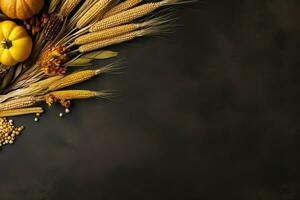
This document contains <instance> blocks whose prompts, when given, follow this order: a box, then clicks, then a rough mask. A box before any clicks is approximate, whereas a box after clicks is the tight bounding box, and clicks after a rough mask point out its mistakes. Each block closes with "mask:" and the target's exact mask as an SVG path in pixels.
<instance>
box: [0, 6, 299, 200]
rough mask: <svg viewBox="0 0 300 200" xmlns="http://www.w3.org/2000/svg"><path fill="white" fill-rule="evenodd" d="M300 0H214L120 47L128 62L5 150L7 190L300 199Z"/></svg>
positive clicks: (3, 184) (8, 198) (33, 194)
mask: <svg viewBox="0 0 300 200" xmlns="http://www.w3.org/2000/svg"><path fill="white" fill-rule="evenodd" d="M299 9H300V2H299V1H296V0H287V1H282V0H274V1H267V0H242V1H241V0H239V1H238V0H229V1H221V0H211V1H205V2H204V3H203V4H196V5H193V6H186V7H182V8H181V9H179V10H178V11H177V15H178V16H179V17H180V20H179V24H182V25H183V27H182V28H181V29H179V30H178V31H177V32H176V33H174V34H172V35H170V36H168V37H167V38H166V39H164V40H160V39H156V38H148V39H142V40H136V41H134V42H129V43H126V44H123V45H119V46H116V47H113V49H116V50H118V51H120V52H121V57H123V58H124V59H125V60H126V62H127V66H129V68H128V69H127V71H126V73H124V74H122V75H118V76H107V77H102V78H101V79H93V80H91V81H90V82H87V83H84V84H83V85H82V87H81V88H93V89H117V90H120V91H121V92H122V96H121V97H120V98H118V99H116V100H114V101H113V102H97V101H95V100H88V101H80V102H76V109H74V110H73V112H72V114H71V115H69V116H67V117H65V118H64V119H63V120H61V119H59V118H58V116H57V115H58V113H59V112H60V111H61V109H60V108H59V107H56V108H54V109H53V110H52V112H51V113H50V112H48V113H47V116H43V117H42V121H41V122H40V123H39V124H35V123H33V122H32V118H30V117H29V118H28V117H24V118H20V120H18V123H21V124H28V126H27V130H26V132H25V133H24V135H23V136H22V137H20V139H19V140H18V141H17V143H16V145H14V146H13V147H9V148H6V149H4V150H3V151H2V152H1V155H0V171H1V181H0V192H1V200H2V199H3V200H15V199H23V200H27V199H28V200H35V199H47V200H48V199H49V200H50V199H51V200H52V199H73V200H76V199H109V200H110V199H111V200H113V199H131V200H132V199H142V200H147V199H149V200H150V199H151V200H153V199H186V200H189V199H191V200H192V199H205V200H209V199H239V200H243V199H245V200H260V199H261V200H277V199H278V200H294V199H300V197H299V196H300V195H299V191H300V184H299V175H300V173H299V164H300V162H299V155H298V152H299V150H300V148H299V125H298V124H299V117H298V114H299V105H298V104H299V103H298V102H299V94H298V91H299V89H298V86H299V78H298V75H299V71H300V68H299V64H300V57H299V47H300V39H298V38H299V35H300V34H299V33H300V30H299V20H298V19H299V17H300V14H299V13H300V12H299V11H300V10H299Z"/></svg>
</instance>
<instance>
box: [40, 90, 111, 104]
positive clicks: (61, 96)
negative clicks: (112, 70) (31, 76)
mask: <svg viewBox="0 0 300 200" xmlns="http://www.w3.org/2000/svg"><path fill="white" fill-rule="evenodd" d="M109 95H110V93H108V92H96V91H91V90H62V91H55V92H50V93H48V94H47V95H45V101H46V103H47V104H48V105H49V106H51V105H52V104H53V103H55V102H58V101H59V102H60V103H61V104H62V105H63V106H64V107H69V106H70V101H69V100H72V99H89V98H94V97H101V98H106V97H108V96H109Z"/></svg>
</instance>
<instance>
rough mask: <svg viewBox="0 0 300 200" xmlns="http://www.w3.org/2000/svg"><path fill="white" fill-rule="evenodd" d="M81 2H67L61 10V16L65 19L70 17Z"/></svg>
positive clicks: (68, 0) (69, 0) (72, 0)
mask: <svg viewBox="0 0 300 200" xmlns="http://www.w3.org/2000/svg"><path fill="white" fill-rule="evenodd" d="M80 1H81V0H67V1H65V2H64V4H63V5H62V7H61V8H60V11H59V14H60V15H61V16H63V17H66V16H68V15H69V14H70V13H71V12H72V11H73V10H74V8H75V7H76V6H77V5H78V4H79V3H80Z"/></svg>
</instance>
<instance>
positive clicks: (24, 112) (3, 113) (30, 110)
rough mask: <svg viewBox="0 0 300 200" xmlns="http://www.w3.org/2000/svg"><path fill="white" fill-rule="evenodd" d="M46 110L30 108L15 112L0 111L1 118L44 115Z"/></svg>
mask: <svg viewBox="0 0 300 200" xmlns="http://www.w3.org/2000/svg"><path fill="white" fill-rule="evenodd" d="M43 112H44V110H43V108H41V107H30V108H21V109H15V110H5V111H0V117H13V116H20V115H29V114H37V113H39V114H40V113H43Z"/></svg>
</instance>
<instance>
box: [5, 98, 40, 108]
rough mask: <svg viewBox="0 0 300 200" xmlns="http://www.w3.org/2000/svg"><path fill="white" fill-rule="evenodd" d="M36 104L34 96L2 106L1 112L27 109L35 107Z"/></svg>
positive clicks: (8, 102)
mask: <svg viewBox="0 0 300 200" xmlns="http://www.w3.org/2000/svg"><path fill="white" fill-rule="evenodd" d="M35 103H36V99H35V97H33V96H29V97H24V98H19V99H15V100H11V101H7V102H5V103H1V104H0V111H4V110H13V109H18V108H26V107H30V106H33V105H34V104H35Z"/></svg>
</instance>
